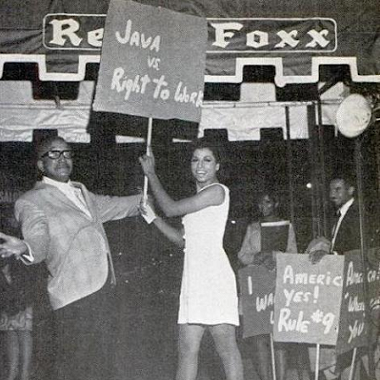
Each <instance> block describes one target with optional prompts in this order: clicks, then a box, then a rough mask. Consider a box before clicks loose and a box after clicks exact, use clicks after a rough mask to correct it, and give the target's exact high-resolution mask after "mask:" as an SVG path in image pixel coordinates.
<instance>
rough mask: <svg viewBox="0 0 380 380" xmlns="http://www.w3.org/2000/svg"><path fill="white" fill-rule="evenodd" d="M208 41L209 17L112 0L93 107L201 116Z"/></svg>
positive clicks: (196, 118)
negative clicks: (203, 17)
mask: <svg viewBox="0 0 380 380" xmlns="http://www.w3.org/2000/svg"><path fill="white" fill-rule="evenodd" d="M206 45H207V22H206V19H202V18H200V17H195V16H189V15H186V14H181V13H178V12H173V11H170V10H168V9H164V8H161V7H160V8H157V7H152V6H148V5H142V4H139V3H135V2H132V1H121V0H112V1H111V3H110V7H109V11H108V15H107V19H106V26H105V31H104V40H103V48H102V55H101V62H100V70H99V79H98V84H97V88H96V95H95V101H94V106H93V107H94V110H95V111H106V112H119V113H126V114H131V115H138V116H145V117H155V118H162V119H171V118H178V119H183V120H189V121H195V122H198V121H199V120H200V114H201V105H202V100H203V87H204V71H205V60H206V58H205V54H206V53H205V51H206Z"/></svg>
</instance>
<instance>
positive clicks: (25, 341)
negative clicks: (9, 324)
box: [17, 330, 33, 380]
mask: <svg viewBox="0 0 380 380" xmlns="http://www.w3.org/2000/svg"><path fill="white" fill-rule="evenodd" d="M17 334H18V339H19V347H20V358H21V372H20V380H29V378H30V367H31V362H32V350H33V338H32V333H31V331H27V330H25V331H18V332H17Z"/></svg>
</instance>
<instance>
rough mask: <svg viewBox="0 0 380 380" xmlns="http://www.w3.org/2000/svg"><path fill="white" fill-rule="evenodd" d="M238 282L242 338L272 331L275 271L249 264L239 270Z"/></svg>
mask: <svg viewBox="0 0 380 380" xmlns="http://www.w3.org/2000/svg"><path fill="white" fill-rule="evenodd" d="M239 284H240V302H241V308H242V312H243V338H248V337H250V336H255V335H260V334H270V333H272V331H273V312H274V294H275V286H276V272H275V271H270V270H268V269H267V268H266V267H265V266H264V265H259V266H257V265H250V266H247V267H245V268H242V269H240V270H239Z"/></svg>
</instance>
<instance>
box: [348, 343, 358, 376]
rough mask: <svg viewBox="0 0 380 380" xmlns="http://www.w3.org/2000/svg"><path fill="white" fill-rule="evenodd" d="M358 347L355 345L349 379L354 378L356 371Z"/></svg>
mask: <svg viewBox="0 0 380 380" xmlns="http://www.w3.org/2000/svg"><path fill="white" fill-rule="evenodd" d="M357 350H358V348H357V347H355V348H354V351H353V353H352V361H351V368H350V377H349V379H348V380H353V378H354V373H355V361H356V352H357Z"/></svg>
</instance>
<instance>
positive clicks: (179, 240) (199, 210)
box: [140, 140, 243, 380]
mask: <svg viewBox="0 0 380 380" xmlns="http://www.w3.org/2000/svg"><path fill="white" fill-rule="evenodd" d="M140 162H141V165H142V168H143V170H144V173H145V175H146V176H147V177H148V179H149V183H150V186H151V189H152V192H153V195H154V197H155V199H156V201H157V202H158V204H159V205H160V207H161V209H162V210H163V212H164V213H165V214H166V216H169V217H172V216H183V218H182V223H183V227H184V228H183V230H182V231H179V230H177V229H175V228H173V227H171V226H170V225H169V224H167V223H166V222H165V221H163V220H162V219H161V218H159V217H157V216H155V215H153V216H152V209H151V206H150V205H146V206H143V207H142V208H143V215H144V214H145V218H146V219H148V218H149V217H150V219H151V220H152V219H153V223H154V224H155V226H156V227H157V228H158V229H159V230H160V231H161V232H162V233H163V234H165V235H166V236H167V237H168V238H169V239H170V240H171V241H173V242H174V243H176V244H177V245H179V246H181V247H183V248H184V251H185V259H184V269H183V275H182V285H181V295H180V307H179V315H178V324H179V344H178V350H179V352H178V354H179V355H178V357H179V362H178V368H177V377H176V379H177V380H195V379H196V376H197V371H198V353H199V348H200V344H201V340H202V337H203V334H204V332H205V330H206V329H209V331H210V332H211V335H212V337H213V339H214V342H215V346H216V350H217V352H218V354H219V356H220V358H221V360H222V362H223V366H224V370H225V373H226V378H227V380H243V365H242V360H241V356H240V352H239V350H238V346H237V342H236V335H235V329H236V326H238V325H239V315H238V298H237V289H236V279H235V275H234V272H233V270H232V268H231V265H230V263H229V260H228V257H227V255H226V253H225V251H224V249H223V236H224V230H225V226H226V222H227V216H228V209H229V190H228V188H227V187H226V186H224V185H222V184H220V183H219V181H218V178H217V173H218V170H219V168H220V156H219V151H218V149H217V148H216V147H215V146H214V145H213V144H210V143H207V142H206V141H205V140H200V141H198V142H197V143H196V144H195V146H194V150H193V154H192V158H191V172H192V175H193V177H194V179H195V183H196V190H197V192H196V194H195V195H193V196H191V197H189V198H185V199H182V200H179V201H175V200H173V199H172V198H171V197H170V196H169V195H168V194H167V193H166V191H165V190H164V188H163V187H162V185H161V182H160V180H159V178H158V177H157V175H156V172H155V165H154V158H153V156H144V157H141V158H140Z"/></svg>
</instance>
